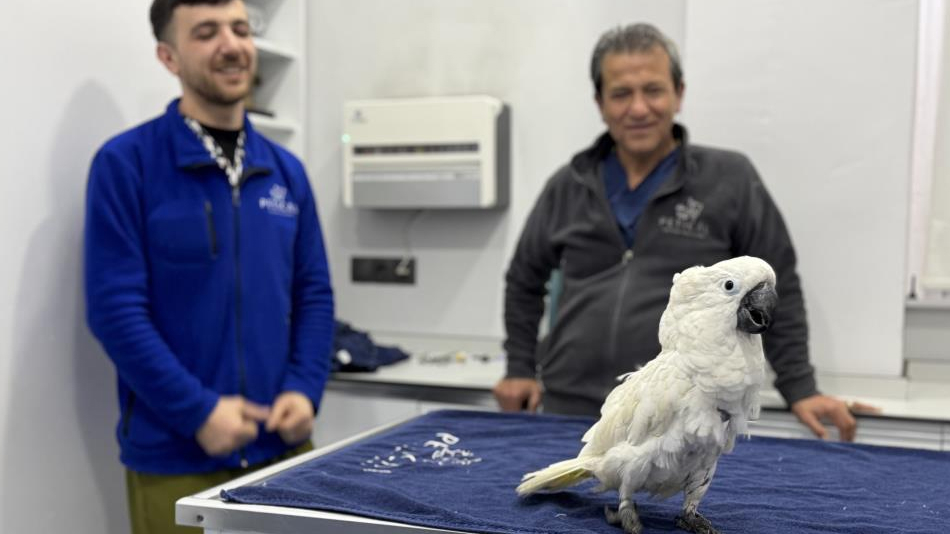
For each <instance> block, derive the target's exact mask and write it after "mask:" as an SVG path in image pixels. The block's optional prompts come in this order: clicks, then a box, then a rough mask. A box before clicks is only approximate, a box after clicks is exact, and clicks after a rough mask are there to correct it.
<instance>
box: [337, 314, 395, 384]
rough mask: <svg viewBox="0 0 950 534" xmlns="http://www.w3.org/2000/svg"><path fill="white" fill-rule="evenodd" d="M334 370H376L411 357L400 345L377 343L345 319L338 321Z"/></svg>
mask: <svg viewBox="0 0 950 534" xmlns="http://www.w3.org/2000/svg"><path fill="white" fill-rule="evenodd" d="M333 355H334V357H333V359H332V361H331V364H330V369H331V370H332V371H333V372H336V371H345V372H358V371H375V370H376V369H377V368H379V367H381V366H383V365H390V364H393V363H396V362H398V361H401V360H405V359H406V358H408V357H409V355H408V354H406V353H405V352H404V351H403V350H402V349H400V348H399V347H391V346H384V345H377V344H376V343H374V342H373V339H372V338H371V337H370V336H369V334H367V333H366V332H361V331H359V330H357V329H355V328H353V327H352V326H350V325H349V324H347V323H345V322H343V321H339V320H338V321H336V330H335V333H334V338H333Z"/></svg>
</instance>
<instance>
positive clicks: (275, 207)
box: [257, 184, 300, 217]
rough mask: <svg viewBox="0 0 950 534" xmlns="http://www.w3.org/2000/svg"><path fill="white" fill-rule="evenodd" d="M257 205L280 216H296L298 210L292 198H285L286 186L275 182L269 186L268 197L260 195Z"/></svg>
mask: <svg viewBox="0 0 950 534" xmlns="http://www.w3.org/2000/svg"><path fill="white" fill-rule="evenodd" d="M257 205H258V206H259V207H260V208H261V209H262V210H267V213H270V214H271V215H280V216H282V217H296V216H297V213H299V212H300V208H298V207H297V205H296V204H294V203H293V201H292V200H287V188H286V187H283V186H281V185H277V184H274V185H273V186H272V187H271V188H270V197H261V198H260V199H258V201H257Z"/></svg>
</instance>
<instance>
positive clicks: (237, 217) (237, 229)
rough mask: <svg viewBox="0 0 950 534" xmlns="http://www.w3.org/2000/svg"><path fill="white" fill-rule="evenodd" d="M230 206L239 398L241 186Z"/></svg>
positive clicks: (243, 381)
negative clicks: (232, 227)
mask: <svg viewBox="0 0 950 534" xmlns="http://www.w3.org/2000/svg"><path fill="white" fill-rule="evenodd" d="M231 205H232V206H233V208H234V209H233V211H234V315H235V320H236V321H235V325H234V326H235V328H234V337H235V347H236V351H235V353H236V354H235V355H236V357H237V366H238V390H239V391H240V392H241V396H242V397H244V396H246V395H247V377H246V373H247V371H246V369H245V362H244V340H243V339H242V337H241V315H242V313H241V312H242V310H241V304H242V303H241V297H242V295H241V246H240V243H241V184H240V183H238V184H235V185H232V186H231ZM239 454H240V456H241V467H242V468H246V467H247V466H248V461H247V457H246V455H245V449H244V447H241V449H240V451H239Z"/></svg>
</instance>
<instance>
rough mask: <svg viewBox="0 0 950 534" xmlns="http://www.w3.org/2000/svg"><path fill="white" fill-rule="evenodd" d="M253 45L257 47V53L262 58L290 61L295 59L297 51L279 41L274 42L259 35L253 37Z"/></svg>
mask: <svg viewBox="0 0 950 534" xmlns="http://www.w3.org/2000/svg"><path fill="white" fill-rule="evenodd" d="M254 46H255V47H257V53H258V55H259V56H260V57H261V59H263V60H265V61H266V60H267V59H269V58H273V59H281V60H285V61H292V60H295V59H297V52H295V51H294V50H292V49H291V48H289V47H287V46H284V45H282V44H279V43H275V42H273V41H270V40H268V39H263V38H261V37H255V38H254Z"/></svg>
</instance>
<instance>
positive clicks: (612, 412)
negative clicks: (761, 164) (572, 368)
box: [517, 256, 778, 534]
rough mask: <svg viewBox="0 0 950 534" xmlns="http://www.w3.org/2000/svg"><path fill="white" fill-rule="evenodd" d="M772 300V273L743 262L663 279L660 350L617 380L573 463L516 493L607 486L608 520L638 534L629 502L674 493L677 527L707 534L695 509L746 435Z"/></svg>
mask: <svg viewBox="0 0 950 534" xmlns="http://www.w3.org/2000/svg"><path fill="white" fill-rule="evenodd" d="M777 301H778V295H777V293H776V291H775V272H774V271H773V270H772V268H771V267H770V266H769V264H768V263H766V262H765V261H763V260H761V259H758V258H753V257H750V256H742V257H739V258H732V259H729V260H724V261H721V262H719V263H716V264H715V265H712V266H709V267H701V266H697V267H690V268H689V269H686V270H684V271H683V272H681V273H677V274H676V275H674V276H673V287H672V289H671V290H670V298H669V303H668V304H667V307H666V310H665V311H664V312H663V316H662V318H661V319H660V328H659V337H660V345H661V347H662V350H661V351H660V354H659V355H658V356H657V357H656V358H655V359H654V360H652V361H650V362H649V363H648V364H646V365H645V366H643V368H641V369H640V370H638V371H635V372H632V373H627V374H625V375H623V376H621V377H620V380H621V383H620V384H619V385H617V387H615V388H614V389H613V391H611V393H610V395H608V396H607V399H606V400H605V401H604V404H603V406H602V407H601V411H600V414H601V415H600V419H599V420H598V421H597V422H596V423H594V425H593V426H592V427H591V428H590V429H589V430H588V431H587V433H586V434H584V437H583V442H584V443H585V445H584V447H583V448H582V449H581V451H580V453H579V454H578V455H577V457H576V458H573V459H570V460H564V461H562V462H558V463H555V464H552V465H550V466H548V467H546V468H544V469H541V470H539V471H534V472H531V473H528V474H526V475H524V477H523V479H522V482H521V485H519V486H518V488H517V492H518V494H519V495H528V494H531V493H535V492H538V491H543V490H558V489H562V488H566V487H568V486H572V485H574V484H577V483H579V482H581V481H583V480H585V479H588V478H591V477H594V478H596V479H597V480H598V481H599V482H600V484H599V485H598V486H597V488H596V490H597V491H605V490H611V489H616V490H618V493H619V498H620V503H619V506H618V508H617V509H616V510H614V509H611V508H610V507H607V508H606V510H605V514H606V517H607V521H608V522H609V523H611V524H615V525H617V524H619V525H620V526H622V528H623V529H624V531H626V532H628V533H630V534H640V533H641V532H643V524H642V523H641V522H640V518H639V516H638V512H637V507H636V504H635V502H634V501H633V496H634V494H635V493H638V492H647V493H649V494H651V495H653V496H656V497H660V498H664V499H665V498H669V497H671V496H673V495H674V494H676V493H679V492H681V491H682V492H683V494H684V501H683V509H682V512H681V514H680V515H679V516H678V517H677V518H676V525H677V526H678V527H679V528H682V529H684V530H688V531H690V532H695V533H697V534H716V530H715V529H714V528H713V526H712V524H711V523H710V521H709V520H707V519H706V518H705V517H703V516H702V515H701V514H700V513H699V512H698V511H697V509H698V508H699V503H700V501H701V500H702V498H703V496H704V495H705V494H706V490H707V489H709V485H710V482H711V481H712V478H713V474H714V473H715V471H716V464H717V462H718V461H719V456H720V455H721V454H722V453H724V452H730V451H731V450H732V448H733V446H734V445H735V439H736V436H737V435H738V434H740V433H747V432H748V421H749V420H753V419H756V418H757V417H758V412H759V386H760V384H761V383H762V382H763V380H764V378H765V357H764V354H763V351H762V338H761V335H760V334H761V333H762V332H764V331H766V330H767V329H768V328H769V326H770V324H771V322H772V315H771V314H772V312H773V310H774V308H775V305H776V303H777Z"/></svg>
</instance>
